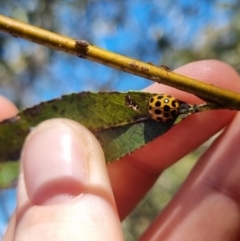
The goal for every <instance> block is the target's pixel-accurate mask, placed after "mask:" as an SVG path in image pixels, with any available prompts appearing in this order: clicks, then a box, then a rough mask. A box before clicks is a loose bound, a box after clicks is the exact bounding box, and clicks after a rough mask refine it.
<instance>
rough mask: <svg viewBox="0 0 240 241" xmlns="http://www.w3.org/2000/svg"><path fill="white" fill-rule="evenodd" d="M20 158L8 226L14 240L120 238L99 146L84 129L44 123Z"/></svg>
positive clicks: (57, 122)
mask: <svg viewBox="0 0 240 241" xmlns="http://www.w3.org/2000/svg"><path fill="white" fill-rule="evenodd" d="M21 162H22V168H21V173H20V180H19V186H18V205H17V210H16V213H15V215H16V219H15V220H16V223H15V228H9V230H14V235H13V236H15V239H16V240H35V241H37V240H44V241H47V240H123V236H122V231H121V225H120V221H119V217H118V214H117V209H116V206H115V201H114V197H113V194H112V189H111V186H110V182H109V179H108V175H107V171H106V164H105V161H104V155H103V152H102V149H101V147H100V145H99V143H98V142H97V140H96V139H95V137H94V136H93V135H92V134H91V133H90V132H89V131H88V130H87V129H86V128H85V127H83V126H81V125H79V124H78V123H76V122H74V121H71V120H67V119H53V120H48V121H45V122H43V123H42V124H40V125H39V126H37V127H36V128H35V129H34V130H33V132H32V133H31V134H30V135H29V136H28V138H27V140H26V141H25V144H24V148H23V151H22V155H21ZM9 232H10V231H9ZM9 237H10V236H9Z"/></svg>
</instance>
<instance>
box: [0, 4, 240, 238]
mask: <svg viewBox="0 0 240 241" xmlns="http://www.w3.org/2000/svg"><path fill="white" fill-rule="evenodd" d="M0 5H1V7H0V14H3V15H6V16H9V17H12V18H15V19H18V20H22V21H24V22H28V23H30V24H33V25H36V26H39V27H42V28H45V29H48V30H51V31H54V32H58V33H60V34H64V35H67V36H70V37H73V38H78V39H86V40H87V41H89V42H90V43H92V44H95V45H97V46H99V47H102V48H105V49H108V50H110V51H114V52H117V53H120V54H123V55H127V56H130V57H133V58H137V59H140V60H142V61H146V62H149V61H151V62H153V63H154V64H165V65H167V66H169V67H171V69H173V68H175V67H178V66H180V65H183V64H185V63H188V62H190V61H194V60H200V59H206V58H215V59H219V60H222V61H225V62H227V63H229V64H231V65H232V66H233V67H234V68H236V69H237V70H238V71H240V67H239V66H240V65H239V51H240V46H239V42H240V41H239V38H240V31H239V28H240V27H239V26H240V20H239V19H240V18H239V15H240V9H239V1H237V0H212V1H208V0H202V1H188V0H176V1H169V0H163V1H157V0H150V1H143V0H132V1H125V0H115V1H111V0H102V1H97V0H81V1H77V0H65V1H59V0H52V1H47V0H41V1H40V0H31V1H30V0H1V3H0ZM150 83H151V82H150V81H148V80H144V79H141V78H139V77H134V76H132V75H129V74H126V73H121V72H120V71H116V70H112V69H110V68H108V67H104V66H100V65H99V64H95V63H91V62H89V61H85V60H82V59H79V58H77V57H75V56H70V55H67V54H65V53H60V52H57V51H54V50H51V49H48V48H46V47H42V46H39V45H36V44H33V43H30V42H28V41H25V40H22V39H19V38H14V37H13V36H9V35H7V34H1V33H0V94H3V95H5V96H7V97H8V98H10V99H11V100H13V101H14V102H15V103H17V104H18V106H21V107H25V106H31V105H33V104H37V103H39V102H40V101H43V100H49V99H52V98H55V97H58V96H60V95H62V94H68V93H71V92H79V91H83V90H91V91H99V90H118V91H128V90H130V89H135V90H139V89H142V88H143V87H146V86H147V85H149V84H150ZM189 163H191V161H190V162H189ZM184 165H185V164H183V166H181V165H180V166H178V172H179V173H180V174H181V173H184V171H183V169H184V168H185V167H184ZM189 165H190V164H189ZM190 166H191V165H190ZM173 173H174V172H173ZM180 174H179V175H180ZM175 176H176V175H175V173H174V174H173V175H169V176H167V178H166V179H165V181H164V182H165V184H164V185H165V186H167V187H168V190H167V191H164V189H158V190H157V196H155V197H152V195H151V194H149V195H148V199H146V200H144V201H143V202H142V203H141V205H140V207H139V208H138V209H137V211H136V212H138V213H137V214H136V213H135V214H133V215H132V219H128V220H127V221H126V223H127V225H128V230H130V231H129V233H131V235H130V236H129V235H127V234H126V237H127V238H126V240H128V241H130V240H135V239H136V238H135V237H136V236H137V235H139V233H141V232H142V229H143V226H144V227H145V226H146V224H148V223H149V222H150V220H151V219H152V218H153V217H154V216H156V212H157V211H159V210H161V208H162V207H163V206H164V204H165V203H167V201H168V200H169V199H170V197H171V195H172V194H173V193H175V192H176V189H177V187H178V185H179V183H180V179H181V178H180V177H179V178H178V176H177V178H175V179H173V177H175ZM11 195H12V194H11ZM149 197H151V199H149ZM4 198H5V196H4V195H2V194H1V196H0V199H1V200H3V199H4ZM1 200H0V206H2V207H4V208H5V210H6V213H5V216H4V215H1V214H0V216H4V217H5V222H6V220H7V218H8V217H9V212H8V211H7V209H6V207H7V204H8V203H9V202H8V203H6V200H7V198H6V199H5V200H4V202H2V201H1ZM11 200H12V199H11ZM4 208H0V212H1V213H3V211H2V210H4ZM142 220H143V221H144V225H142ZM0 221H1V222H3V221H2V220H0ZM126 223H124V226H125V224H126ZM136 223H140V225H137V226H136ZM141 225H142V226H141ZM134 227H136V228H134ZM2 230H3V229H0V237H1V232H3V231H2Z"/></svg>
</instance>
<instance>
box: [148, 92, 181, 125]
mask: <svg viewBox="0 0 240 241" xmlns="http://www.w3.org/2000/svg"><path fill="white" fill-rule="evenodd" d="M178 112H179V103H178V101H177V100H176V99H175V98H174V97H173V96H171V95H166V94H160V95H155V96H153V97H151V98H150V99H149V102H148V113H149V115H150V116H151V119H153V120H156V121H162V122H167V121H170V120H173V119H174V118H175V117H176V116H177V115H178Z"/></svg>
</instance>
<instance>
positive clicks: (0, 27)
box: [0, 15, 240, 110]
mask: <svg viewBox="0 0 240 241" xmlns="http://www.w3.org/2000/svg"><path fill="white" fill-rule="evenodd" d="M0 31H2V32H6V33H9V34H11V35H13V36H15V37H21V38H24V39H27V40H29V41H32V42H35V43H38V44H41V45H45V46H47V47H50V48H53V49H56V50H59V51H63V52H66V53H69V54H73V55H77V56H79V57H82V58H86V59H88V60H91V61H94V62H98V63H101V64H104V65H107V66H109V67H112V68H115V69H118V70H122V71H125V72H128V73H131V74H134V75H138V76H141V77H143V78H146V79H150V80H152V81H154V82H157V83H161V84H165V85H169V86H172V87H175V88H177V89H180V90H183V91H186V92H189V93H192V94H194V95H197V96H199V97H200V98H202V99H204V100H207V101H209V102H213V103H215V104H216V105H218V106H220V107H221V108H227V109H235V110H240V94H238V93H235V92H232V91H229V90H225V89H222V88H219V87H217V86H214V85H211V84H208V83H204V82H201V81H198V80H195V79H192V78H190V77H186V76H183V75H179V74H176V73H173V72H171V71H169V70H168V69H167V68H161V67H157V66H154V65H152V64H148V63H143V62H140V61H138V60H135V59H131V58H128V57H124V56H122V55H119V54H115V53H112V52H110V51H106V50H103V49H101V48H98V47H95V46H93V45H90V44H88V42H86V41H84V40H80V41H76V40H75V39H72V38H69V37H65V36H62V35H59V34H56V33H52V32H49V31H47V30H43V29H41V28H38V27H34V26H31V25H29V24H26V23H22V22H20V21H16V20H13V19H10V18H8V17H5V16H2V15H0Z"/></svg>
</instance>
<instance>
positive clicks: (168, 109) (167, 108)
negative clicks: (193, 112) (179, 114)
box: [163, 105, 171, 111]
mask: <svg viewBox="0 0 240 241" xmlns="http://www.w3.org/2000/svg"><path fill="white" fill-rule="evenodd" d="M163 109H164V111H170V109H171V108H170V107H169V106H168V105H164V107H163Z"/></svg>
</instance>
